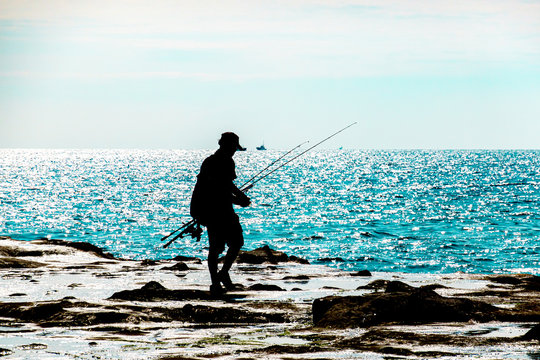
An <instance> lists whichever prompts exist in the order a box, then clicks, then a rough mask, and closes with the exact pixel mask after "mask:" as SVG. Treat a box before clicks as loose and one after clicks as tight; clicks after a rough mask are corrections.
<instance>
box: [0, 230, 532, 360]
mask: <svg viewBox="0 0 540 360" xmlns="http://www.w3.org/2000/svg"><path fill="white" fill-rule="evenodd" d="M84 244H86V243H73V242H67V241H46V240H38V241H30V242H29V241H19V240H13V239H11V238H8V237H0V273H1V274H2V276H1V280H0V284H1V285H0V290H1V292H0V307H1V309H2V314H3V315H1V318H0V321H1V322H0V331H1V332H2V333H3V339H2V340H0V341H1V343H0V354H3V355H5V357H6V358H13V359H16V358H28V357H35V358H39V357H43V356H45V355H46V356H47V358H51V359H56V358H58V359H61V358H62V359H70V358H73V359H75V358H83V359H86V358H88V359H90V358H94V357H95V356H97V357H100V358H105V359H116V358H125V359H131V358H133V359H138V358H142V357H145V358H151V359H171V360H172V359H202V358H208V357H209V356H211V357H213V358H218V359H238V358H244V359H248V358H254V357H255V358H261V357H264V358H269V359H274V358H275V359H281V358H283V357H286V358H288V359H305V358H330V359H338V358H361V359H364V358H374V359H378V358H383V357H385V356H398V357H415V358H418V357H421V358H432V357H440V358H445V357H446V358H455V357H469V356H474V357H475V358H484V357H485V358H486V359H487V358H489V359H492V358H502V357H507V356H511V357H513V358H523V359H529V358H531V356H540V351H539V350H538V338H537V337H536V338H534V337H533V338H531V339H527V338H526V337H524V336H525V335H526V334H528V333H531V332H532V330H531V329H532V328H533V327H534V326H535V325H536V324H538V323H539V322H540V296H539V295H540V289H539V281H538V279H539V277H538V276H534V275H527V274H505V275H500V274H497V275H489V274H464V273H455V274H406V273H378V272H373V273H371V274H370V276H367V275H368V273H366V272H364V273H363V275H364V276H361V274H359V273H356V272H346V271H342V270H339V269H335V268H330V267H328V266H325V265H312V264H306V263H305V262H302V261H301V259H298V258H296V259H295V258H292V257H288V256H287V255H286V254H283V253H279V252H275V251H273V250H271V249H264V248H260V249H257V250H254V251H245V252H243V257H244V258H243V259H242V256H241V257H240V259H239V260H240V262H239V263H237V264H235V265H234V266H233V269H232V272H231V277H232V278H233V281H234V282H235V283H240V284H241V285H242V286H243V289H242V290H240V291H234V292H232V293H228V294H227V295H226V296H225V297H223V298H212V297H209V294H208V286H209V276H208V274H207V269H206V264H205V263H204V262H202V261H201V260H200V259H196V258H186V259H181V260H180V259H177V260H174V259H171V260H159V261H154V260H143V261H135V260H122V259H116V258H113V257H111V256H109V255H108V254H106V253H104V252H103V251H102V250H101V249H99V248H97V247H94V246H89V244H88V245H84ZM257 251H258V253H257ZM265 256H266V257H265ZM249 258H251V260H250V259H249ZM291 258H292V259H291ZM261 260H262V261H261ZM265 261H266V262H265ZM258 262H259V263H258ZM353 275H357V276H353ZM402 284H403V285H402ZM392 286H393V287H394V290H392V291H389V288H390V287H392ZM407 286H408V287H407ZM419 289H423V290H421V291H422V292H421V291H420V290H419ZM428 290H429V291H430V292H427V291H428ZM414 294H415V295H414ZM418 294H421V295H422V296H420V297H419V298H418V299H419V301H427V300H429V301H431V300H430V299H432V298H433V299H435V300H437V301H442V302H443V303H445V304H447V305H448V303H450V305H452V306H454V305H456V304H458V303H459V301H458V300H459V299H468V301H469V300H470V301H474V302H481V303H483V304H485V305H487V306H489V307H486V309H488V310H489V311H491V312H492V313H488V314H482V313H478V312H476V313H473V312H471V313H470V314H468V315H470V316H471V318H470V319H466V316H465V317H464V318H463V319H458V320H456V321H450V320H448V319H446V320H445V321H441V320H440V319H436V320H434V321H430V320H429V319H427V320H423V321H416V323H415V321H412V322H411V321H410V319H409V320H408V319H407V318H403V317H401V318H400V316H401V315H400V314H399V313H396V314H394V317H393V318H389V319H386V318H377V316H374V315H373V314H370V313H369V309H366V308H359V307H358V306H356V305H358V303H357V304H356V305H355V306H356V307H354V306H350V304H349V305H347V306H349V307H345V308H344V309H343V310H342V311H343V314H344V315H343V314H340V312H339V311H337V310H336V309H334V308H333V309H334V310H332V311H333V312H334V313H333V314H330V315H332V316H334V317H335V319H334V322H333V323H332V322H331V321H330V320H327V321H330V322H329V323H321V322H320V319H315V318H316V317H319V315H316V313H317V312H318V310H317V306H316V305H314V303H316V302H323V301H334V302H335V301H343V299H347V301H349V300H350V301H353V300H354V301H356V302H358V301H361V302H362V306H364V303H365V301H366V299H368V300H370V301H373V304H376V303H377V302H382V301H390V300H389V299H391V300H392V301H394V302H393V303H389V304H390V305H388V306H389V307H388V309H387V310H385V311H383V313H389V312H390V309H394V310H395V309H396V308H397V305H399V304H400V301H404V299H405V300H406V299H408V298H409V297H410V296H419V295H418ZM428 295H429V296H428ZM459 304H460V303H459ZM459 304H458V305H459ZM475 304H476V303H475ZM369 306H375V305H369ZM456 306H457V305H456ZM482 306H484V305H482ZM452 309H453V308H452ZM460 309H461V308H460ZM486 311H487V310H486ZM486 311H484V312H486ZM355 314H356V315H355ZM358 314H363V315H362V316H363V318H362V319H363V320H362V321H364V323H363V324H362V323H360V322H356V323H353V324H349V325H346V326H344V325H343V324H345V323H347V321H349V320H350V319H351V318H354V316H359V315H358ZM330 315H329V314H328V312H326V313H324V314H322V315H321V316H322V317H326V318H329V317H330ZM466 315H467V314H466ZM488 315H490V316H492V317H491V318H490V317H489V316H488ZM340 316H341V317H340ZM369 316H371V317H369ZM482 316H483V317H482ZM368 318H369V319H371V320H369V321H371V323H368V322H366V320H365V319H368ZM432 320H433V319H432ZM536 326H537V325H536ZM533 358H534V357H533Z"/></svg>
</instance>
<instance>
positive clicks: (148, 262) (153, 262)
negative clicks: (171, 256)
mask: <svg viewBox="0 0 540 360" xmlns="http://www.w3.org/2000/svg"><path fill="white" fill-rule="evenodd" d="M157 263H158V262H157V261H156V260H152V259H144V260H143V261H141V265H142V266H154V265H157Z"/></svg>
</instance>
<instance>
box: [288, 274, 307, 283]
mask: <svg viewBox="0 0 540 360" xmlns="http://www.w3.org/2000/svg"><path fill="white" fill-rule="evenodd" d="M282 280H292V281H302V282H303V281H309V276H307V275H287V276H285V277H283V279H282Z"/></svg>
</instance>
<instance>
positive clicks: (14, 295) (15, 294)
mask: <svg viewBox="0 0 540 360" xmlns="http://www.w3.org/2000/svg"><path fill="white" fill-rule="evenodd" d="M19 296H26V294H25V293H14V294H10V295H9V297H19Z"/></svg>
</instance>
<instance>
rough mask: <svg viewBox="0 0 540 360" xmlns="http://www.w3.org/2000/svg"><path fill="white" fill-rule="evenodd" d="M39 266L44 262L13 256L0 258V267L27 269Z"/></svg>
mask: <svg viewBox="0 0 540 360" xmlns="http://www.w3.org/2000/svg"><path fill="white" fill-rule="evenodd" d="M41 266H45V264H43V263H40V262H37V261H30V260H23V259H18V258H13V257H3V258H0V269H10V268H11V269H27V268H38V267H41Z"/></svg>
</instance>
